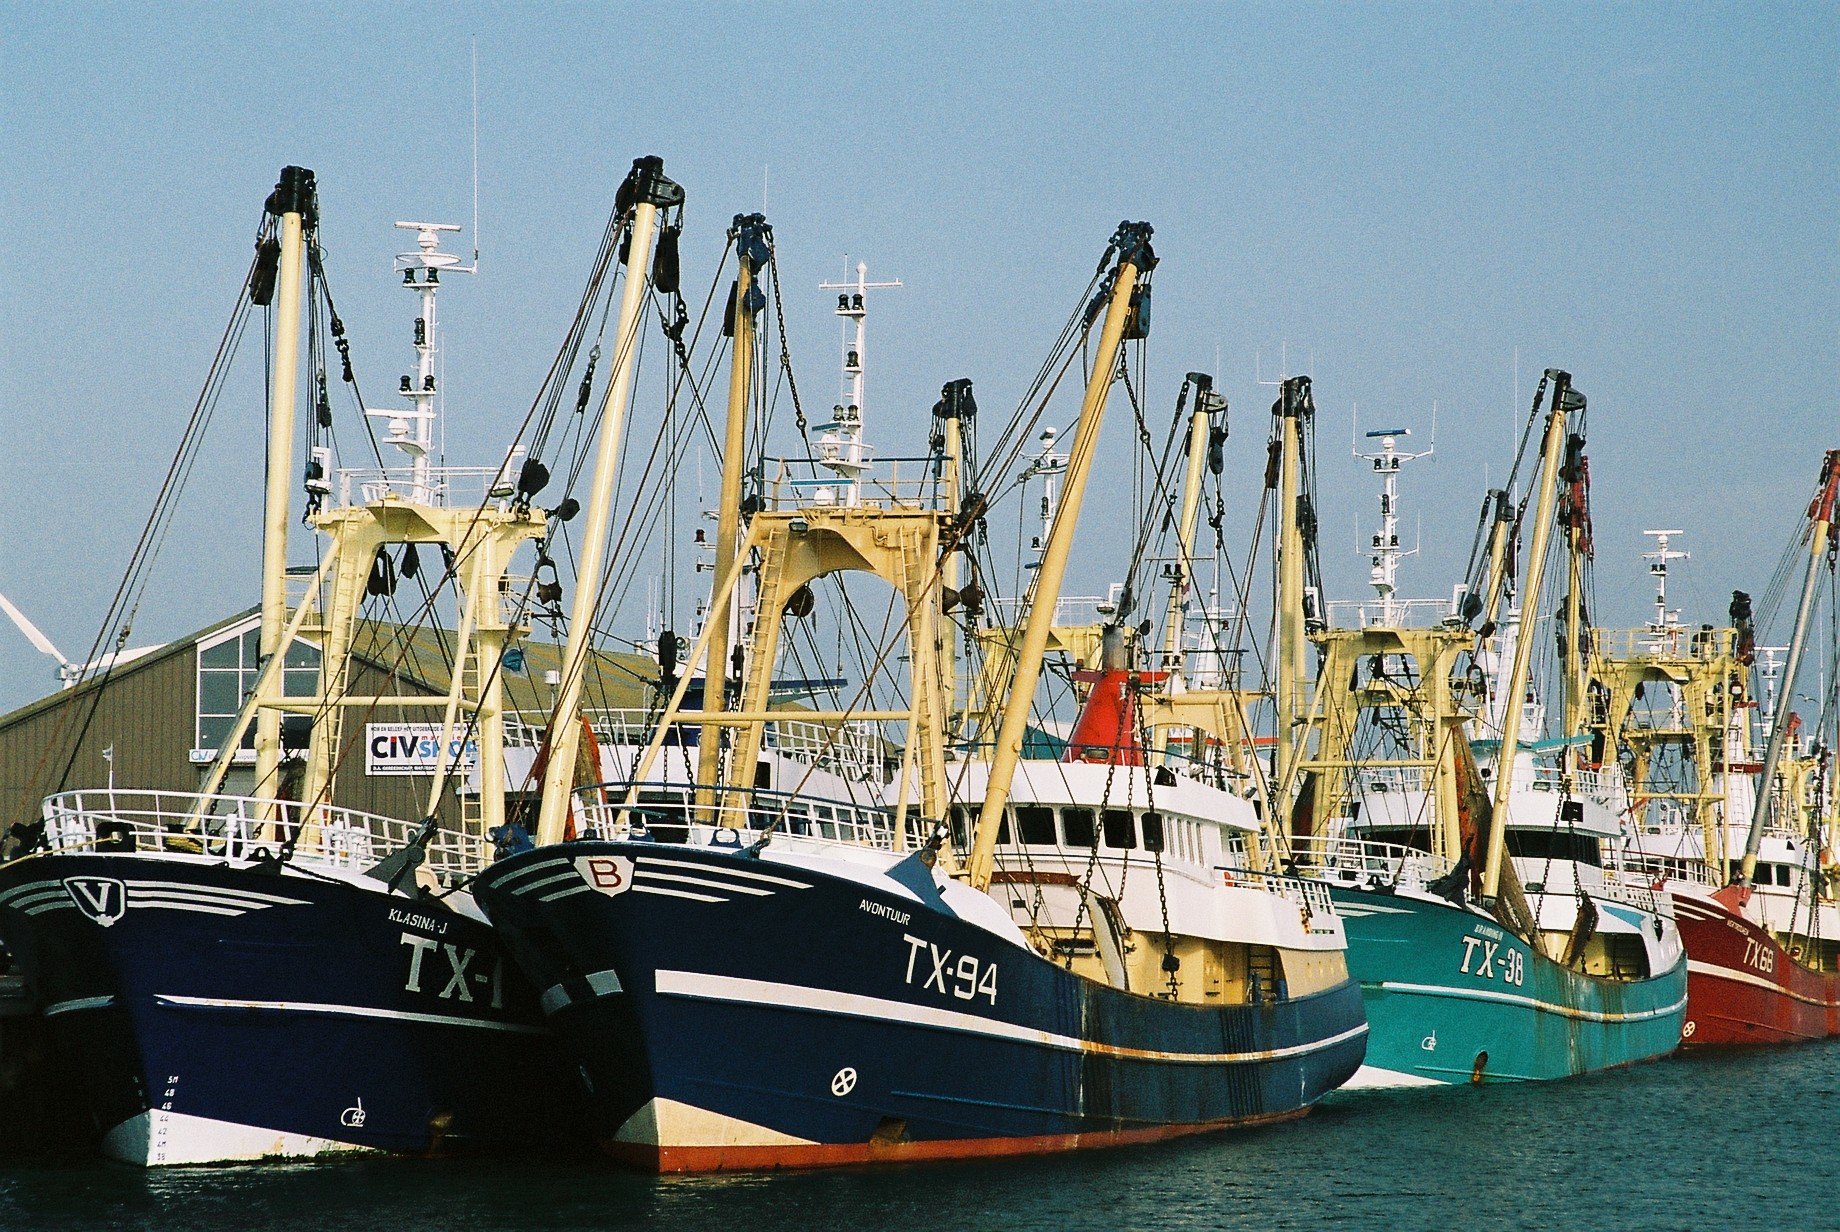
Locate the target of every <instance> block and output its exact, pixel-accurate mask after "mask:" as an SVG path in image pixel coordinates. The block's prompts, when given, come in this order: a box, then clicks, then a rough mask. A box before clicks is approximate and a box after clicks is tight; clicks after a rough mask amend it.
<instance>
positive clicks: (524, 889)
mask: <svg viewBox="0 0 1840 1232" xmlns="http://www.w3.org/2000/svg"><path fill="white" fill-rule="evenodd" d="M571 877H573V878H575V879H577V880H579V879H580V877H581V874H580V873H578V872H576V871H575V870H574V869H573V868H565V869H563V870H562V871H561V872H559V873H557V874H556V875H555V876H553V877H544V878H542V879H541V880H539V881H526V882H525V883H524V884H523V885H521V886H519V887H518V893H519V894H535V893H536V892H537V891H538V890H541V889H542V888H543V887H544V886H547V885H555V884H556V883H557V882H558V881H567V880H569V879H570V878H571Z"/></svg>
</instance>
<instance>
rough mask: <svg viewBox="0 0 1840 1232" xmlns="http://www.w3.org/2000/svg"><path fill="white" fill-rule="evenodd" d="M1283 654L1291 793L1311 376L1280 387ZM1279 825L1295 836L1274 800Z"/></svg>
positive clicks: (1285, 756) (1302, 643)
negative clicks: (1304, 423)
mask: <svg viewBox="0 0 1840 1232" xmlns="http://www.w3.org/2000/svg"><path fill="white" fill-rule="evenodd" d="M1272 409H1273V410H1275V411H1276V412H1277V414H1278V433H1279V457H1278V551H1277V561H1276V564H1277V569H1278V603H1277V608H1278V610H1277V621H1278V653H1277V656H1276V658H1277V663H1276V671H1275V673H1274V681H1275V688H1274V693H1275V696H1274V697H1273V699H1272V700H1273V702H1274V704H1275V708H1276V728H1277V730H1276V731H1275V732H1274V733H1273V735H1274V736H1276V738H1277V739H1276V744H1275V745H1274V747H1273V751H1272V756H1273V759H1274V761H1273V767H1272V768H1273V770H1274V771H1275V773H1274V775H1273V779H1274V781H1275V782H1277V783H1279V784H1282V785H1285V786H1284V787H1282V788H1281V790H1288V785H1289V784H1290V783H1291V781H1292V766H1293V764H1294V763H1295V762H1296V761H1297V757H1298V753H1299V750H1298V749H1297V748H1296V747H1295V742H1296V736H1297V724H1298V722H1299V720H1300V719H1301V718H1302V715H1303V696H1302V694H1303V682H1304V676H1305V675H1306V674H1307V668H1306V665H1305V658H1304V656H1305V654H1306V652H1307V650H1308V647H1309V644H1310V643H1309V638H1308V636H1307V634H1306V631H1305V627H1304V626H1305V616H1304V610H1303V605H1304V591H1303V586H1304V567H1303V554H1304V546H1303V525H1302V522H1303V519H1302V516H1301V515H1302V512H1303V511H1302V478H1303V433H1302V421H1303V420H1304V419H1305V418H1306V417H1308V416H1309V415H1311V414H1312V413H1313V412H1314V409H1315V408H1314V405H1313V403H1312V401H1311V398H1310V378H1309V377H1307V376H1294V377H1289V378H1287V379H1286V380H1285V381H1284V383H1283V385H1282V386H1281V387H1280V393H1279V396H1278V403H1277V405H1276V406H1275V407H1273V408H1272ZM1274 807H1275V809H1276V811H1277V814H1278V818H1279V824H1280V827H1281V828H1282V830H1283V832H1284V834H1285V836H1286V837H1289V835H1290V832H1291V818H1290V809H1289V808H1288V807H1287V806H1286V802H1285V801H1283V800H1279V801H1274Z"/></svg>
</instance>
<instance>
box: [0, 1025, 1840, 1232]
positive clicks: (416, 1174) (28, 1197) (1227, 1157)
mask: <svg viewBox="0 0 1840 1232" xmlns="http://www.w3.org/2000/svg"><path fill="white" fill-rule="evenodd" d="M1837 1173H1840V1043H1828V1044H1821V1045H1815V1046H1811V1047H1805V1048H1799V1049H1793V1050H1784V1051H1767V1052H1741V1053H1728V1054H1723V1055H1711V1056H1705V1055H1690V1056H1686V1057H1683V1058H1680V1059H1677V1060H1673V1061H1667V1062H1663V1063H1660V1064H1655V1065H1645V1066H1641V1067H1638V1068H1635V1069H1631V1070H1625V1071H1621V1072H1617V1073H1611V1074H1604V1075H1600V1076H1598V1077H1594V1078H1588V1079H1581V1080H1577V1081H1573V1082H1566V1083H1552V1084H1547V1085H1545V1086H1501V1087H1481V1088H1461V1089H1451V1090H1440V1091H1433V1092H1428V1093H1423V1094H1420V1093H1411V1094H1407V1093H1399V1094H1386V1095H1361V1096H1343V1097H1338V1098H1337V1099H1335V1100H1333V1101H1331V1102H1330V1103H1328V1104H1325V1105H1324V1106H1323V1107H1321V1108H1319V1109H1317V1111H1316V1112H1315V1113H1314V1114H1312V1115H1311V1116H1310V1117H1308V1118H1307V1119H1305V1120H1302V1121H1297V1122H1293V1123H1290V1124H1286V1125H1280V1126H1275V1127H1271V1128H1267V1129H1261V1130H1254V1131H1250V1132H1245V1133H1227V1134H1220V1135H1215V1136H1211V1137H1208V1138H1202V1139H1194V1140H1190V1141H1186V1142H1179V1143H1174V1144H1163V1145H1159V1146H1152V1147H1139V1148H1130V1149H1125V1150H1119V1151H1101V1152H1092V1153H1087V1154H1082V1155H1077V1156H1062V1157H1056V1158H1048V1159H1034V1160H1009V1161H1001V1162H989V1163H975V1164H934V1165H925V1166H911V1167H894V1168H882V1169H874V1170H867V1171H840V1172H819V1173H804V1174H789V1175H780V1176H742V1177H716V1178H688V1179H672V1180H653V1179H648V1178H644V1177H636V1176H629V1175H625V1174H622V1173H619V1172H616V1171H613V1170H611V1169H610V1168H606V1167H603V1166H601V1165H600V1164H598V1163H596V1162H594V1161H592V1160H588V1161H582V1160H572V1161H568V1162H558V1163H554V1164H541V1163H535V1164H533V1163H531V1162H529V1161H517V1162H481V1161H440V1162H428V1161H418V1160H403V1159H369V1160H363V1161H358V1162H346V1163H335V1164H329V1165H265V1166H256V1167H242V1168H224V1169H184V1170H171V1171H166V1172H143V1171H140V1170H137V1169H132V1168H126V1167H120V1166H116V1165H109V1164H101V1163H95V1162H83V1163H71V1164H63V1165H50V1166H48V1165H43V1164H33V1165H18V1164H12V1165H6V1166H4V1167H0V1228H6V1229H14V1228H20V1229H25V1228H46V1229H65V1228H68V1229H79V1228H80V1229H86V1230H87V1229H97V1228H127V1229H140V1228H144V1229H158V1230H159V1232H187V1230H190V1229H271V1228H347V1227H352V1228H355V1227H363V1228H367V1229H377V1230H378V1232H422V1230H424V1229H425V1230H427V1232H437V1230H438V1232H487V1230H489V1229H500V1228H532V1229H574V1228H624V1227H639V1226H654V1225H655V1226H657V1227H660V1228H669V1229H672V1230H673V1232H677V1230H680V1229H681V1230H692V1229H703V1228H709V1229H722V1230H724V1232H780V1230H781V1229H786V1230H791V1229H800V1230H801V1232H802V1230H804V1229H817V1230H818V1232H866V1230H870V1229H875V1230H881V1229H902V1230H904V1229H923V1228H978V1229H1001V1230H1002V1232H1025V1230H1030V1229H1043V1230H1048V1229H1052V1230H1054V1232H1079V1230H1083V1229H1114V1228H1249V1229H1288V1228H1386V1229H1410V1228H1427V1229H1433V1228H1434V1229H1453V1230H1454V1229H1462V1230H1465V1232H1467V1230H1468V1229H1493V1228H1529V1229H1534V1228H1538V1229H1546V1228H1553V1229H1562V1228H1594V1229H1604V1230H1605V1232H1609V1230H1612V1229H1628V1230H1630V1232H1644V1230H1648V1229H1668V1230H1672V1229H1688V1228H1691V1229H1694V1232H1714V1230H1715V1229H1716V1230H1717V1232H1727V1230H1732V1229H1745V1228H1767V1229H1772V1230H1773V1232H1791V1230H1796V1229H1811V1230H1812V1229H1830V1228H1832V1229H1840V1186H1837V1185H1836V1174H1837Z"/></svg>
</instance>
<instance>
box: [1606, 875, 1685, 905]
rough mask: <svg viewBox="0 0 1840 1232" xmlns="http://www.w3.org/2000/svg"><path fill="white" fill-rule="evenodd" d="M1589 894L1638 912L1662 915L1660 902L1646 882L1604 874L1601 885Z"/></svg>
mask: <svg viewBox="0 0 1840 1232" xmlns="http://www.w3.org/2000/svg"><path fill="white" fill-rule="evenodd" d="M1591 893H1593V894H1596V895H1598V896H1600V897H1603V898H1608V899H1612V900H1614V901H1616V902H1619V903H1627V904H1628V905H1629V906H1631V907H1634V908H1636V909H1637V910H1639V911H1649V912H1653V913H1654V914H1656V915H1661V914H1664V913H1663V912H1662V910H1661V900H1660V899H1659V898H1657V897H1655V891H1654V890H1653V889H1652V888H1651V887H1650V886H1649V885H1648V883H1646V882H1641V881H1636V880H1632V879H1629V878H1624V877H1618V876H1616V875H1615V874H1614V873H1606V874H1605V876H1604V883H1603V885H1602V886H1598V887H1593V888H1592V890H1591ZM1665 914H1671V913H1665Z"/></svg>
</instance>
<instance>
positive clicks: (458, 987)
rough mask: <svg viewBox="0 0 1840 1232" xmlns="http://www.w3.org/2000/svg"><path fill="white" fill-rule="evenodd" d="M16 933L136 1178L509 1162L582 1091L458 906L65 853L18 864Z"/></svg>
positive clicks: (101, 1123) (50, 1016)
mask: <svg viewBox="0 0 1840 1232" xmlns="http://www.w3.org/2000/svg"><path fill="white" fill-rule="evenodd" d="M0 937H3V938H4V941H5V943H6V945H7V947H8V948H9V949H11V950H12V952H13V954H14V956H15V957H16V959H17V961H18V963H19V965H20V968H21V969H22V971H23V973H24V976H25V979H26V982H27V986H28V988H29V990H30V993H31V995H32V997H33V999H34V1002H35V1003H36V1005H37V1007H38V1008H39V1011H40V1012H41V1013H42V1014H43V1015H44V1016H45V1024H46V1031H47V1034H48V1036H49V1037H50V1041H49V1042H50V1044H51V1046H52V1050H53V1058H54V1061H53V1064H54V1066H55V1067H56V1069H58V1070H61V1071H62V1077H63V1081H64V1082H65V1084H66V1085H67V1087H68V1088H69V1089H70V1091H71V1094H72V1096H73V1097H74V1098H76V1099H79V1100H81V1101H82V1103H83V1104H84V1105H85V1106H86V1108H87V1110H88V1112H89V1114H90V1116H91V1118H92V1119H93V1120H94V1123H95V1125H96V1127H97V1129H98V1130H99V1131H100V1132H101V1133H102V1134H103V1143H104V1149H105V1150H106V1151H107V1152H108V1153H110V1154H111V1155H114V1156H116V1157H118V1158H121V1159H125V1160H127V1161H129V1162H133V1163H142V1164H149V1165H157V1164H173V1163H210V1162H218V1161H222V1160H228V1159H250V1158H262V1157H270V1156H298V1155H312V1154H318V1153H321V1152H324V1151H336V1150H355V1149H367V1148H368V1149H381V1150H389V1151H404V1152H424V1151H430V1150H439V1149H450V1148H451V1149H460V1148H497V1147H507V1146H512V1145H517V1144H520V1143H527V1142H528V1140H529V1139H530V1137H531V1136H532V1135H534V1134H536V1133H537V1132H539V1129H540V1127H544V1126H546V1125H550V1124H553V1122H554V1120H555V1118H556V1111H557V1105H558V1101H561V1100H565V1099H566V1098H568V1095H569V1092H570V1080H569V1076H568V1071H567V1070H566V1068H565V1066H564V1065H563V1063H562V1062H561V1060H560V1054H559V1052H558V1050H557V1047H556V1043H555V1040H554V1038H553V1036H551V1035H550V1033H549V1032H548V1030H547V1029H546V1027H545V1026H544V1025H543V1023H542V1018H541V1015H540V1013H539V1012H538V1011H537V1008H536V1006H535V1003H534V998H533V996H532V994H531V992H530V990H529V988H528V986H527V985H525V984H524V983H523V982H522V981H521V980H520V979H519V978H518V977H517V975H516V973H515V971H514V970H512V969H511V968H510V966H509V964H508V963H506V962H505V960H504V955H503V951H502V949H501V947H500V946H499V944H498V942H497V939H496V938H495V937H494V935H493V933H492V930H491V929H490V928H488V927H487V926H486V925H484V924H483V923H481V922H480V921H478V920H477V919H472V918H468V917H467V916H465V915H462V914H460V913H458V912H456V911H454V910H452V909H450V908H449V907H447V906H446V905H444V904H443V903H441V902H440V901H439V900H435V899H428V898H423V897H420V896H414V895H411V894H390V893H387V892H384V891H383V889H382V888H381V887H380V886H376V885H375V884H374V883H373V884H371V885H364V884H352V883H350V882H346V881H341V880H334V879H332V878H320V877H314V876H292V875H288V876H278V875H275V874H273V873H268V872H261V871H257V870H255V869H251V868H247V867H243V868H238V867H233V866H229V865H226V864H224V863H222V862H213V861H206V860H202V859H200V860H186V859H174V858H170V857H148V856H135V855H104V854H57V855H46V856H37V857H32V858H28V859H24V860H19V861H15V862H14V863H12V864H10V865H8V866H6V867H5V868H0Z"/></svg>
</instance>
